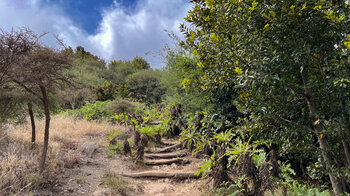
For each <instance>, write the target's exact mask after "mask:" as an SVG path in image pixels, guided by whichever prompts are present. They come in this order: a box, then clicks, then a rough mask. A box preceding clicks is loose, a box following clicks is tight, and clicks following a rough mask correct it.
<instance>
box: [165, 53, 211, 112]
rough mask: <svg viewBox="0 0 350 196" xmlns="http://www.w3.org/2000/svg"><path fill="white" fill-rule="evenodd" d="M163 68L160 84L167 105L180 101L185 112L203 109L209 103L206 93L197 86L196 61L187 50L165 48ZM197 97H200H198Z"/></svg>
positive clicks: (197, 72)
mask: <svg viewBox="0 0 350 196" xmlns="http://www.w3.org/2000/svg"><path fill="white" fill-rule="evenodd" d="M164 61H165V68H164V73H163V75H162V77H161V84H162V85H163V86H164V88H165V90H166V91H165V94H164V100H165V102H166V103H167V104H168V105H176V104H179V103H181V105H182V106H183V110H184V112H185V113H195V112H196V111H199V110H205V106H207V105H208V104H209V103H208V102H209V97H208V93H203V92H202V91H201V89H200V88H199V84H198V82H197V77H199V73H200V71H199V70H198V66H197V61H196V59H195V58H194V57H191V55H190V54H188V52H186V51H185V50H183V49H181V48H178V49H175V50H170V49H167V51H166V55H165V58H164ZM198 97H201V98H200V99H198Z"/></svg>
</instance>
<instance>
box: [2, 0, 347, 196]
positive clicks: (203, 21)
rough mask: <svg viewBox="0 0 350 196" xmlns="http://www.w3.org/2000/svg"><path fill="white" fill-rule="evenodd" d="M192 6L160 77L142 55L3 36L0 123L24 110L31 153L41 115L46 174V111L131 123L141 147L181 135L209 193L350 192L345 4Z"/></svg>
mask: <svg viewBox="0 0 350 196" xmlns="http://www.w3.org/2000/svg"><path fill="white" fill-rule="evenodd" d="M191 2H192V3H193V6H194V7H193V8H192V9H191V10H190V11H189V13H188V16H187V17H186V18H185V20H186V22H187V23H186V24H188V25H190V27H187V26H186V25H182V26H181V30H182V32H183V34H184V36H185V40H183V41H181V42H179V45H178V47H177V48H175V49H169V48H167V49H165V53H166V55H165V57H164V62H165V67H164V68H163V69H161V70H154V69H152V68H151V67H150V65H149V63H148V62H147V61H146V60H145V59H143V58H142V57H138V56H136V57H135V58H134V59H132V60H115V61H111V62H109V63H108V64H106V62H105V61H104V60H102V59H100V58H99V57H97V56H94V55H93V54H91V53H90V52H88V51H85V49H84V48H83V47H81V46H79V47H77V48H76V49H75V50H73V49H72V48H70V47H68V48H64V49H62V50H61V51H55V50H53V49H51V48H48V47H45V46H43V45H41V44H40V42H39V39H40V36H39V35H36V34H35V33H33V32H31V31H30V30H28V29H19V30H17V31H11V32H2V33H1V34H0V44H1V45H0V87H1V89H0V91H1V94H0V108H1V111H2V112H1V113H0V121H1V122H2V123H9V122H10V123H14V122H16V121H19V120H21V119H22V120H23V118H24V117H25V116H26V114H27V113H28V114H29V115H30V117H31V119H32V130H33V138H32V142H33V146H35V123H34V116H38V115H39V114H42V113H43V114H44V115H45V117H46V127H45V141H46V142H45V144H44V150H43V154H42V159H41V162H40V163H41V164H40V172H42V171H43V169H44V165H45V158H46V151H47V147H48V137H49V125H50V114H52V113H58V112H62V113H66V114H68V115H72V116H74V117H75V118H85V119H88V120H100V119H103V118H107V119H109V121H111V122H112V123H120V124H126V125H130V126H132V127H133V129H134V131H136V132H137V133H138V136H137V137H139V138H138V139H137V140H140V137H143V136H145V137H146V136H147V137H148V139H151V138H153V140H157V137H158V136H159V135H160V134H161V135H163V136H168V137H177V136H180V139H181V141H182V142H183V144H184V147H186V148H188V149H189V150H191V151H192V152H193V153H194V154H197V155H198V156H203V157H206V158H207V160H206V161H205V162H204V163H203V164H202V165H201V167H200V168H199V170H198V174H201V175H202V176H203V178H208V179H212V180H213V185H214V189H216V190H214V192H213V194H217V195H228V194H244V195H264V193H265V192H267V191H270V192H272V193H273V192H274V191H275V190H278V189H279V191H281V192H282V193H283V194H289V195H300V194H301V195H305V194H310V195H328V194H330V192H331V191H330V190H332V191H333V192H334V194H335V195H340V194H345V193H350V184H349V182H350V176H349V172H350V152H349V146H350V139H349V138H350V137H349V136H350V113H349V111H350V108H349V101H350V99H349V82H350V81H349V75H350V70H349V63H350V60H349V59H350V57H349V51H350V44H349V43H350V17H349V14H350V7H349V3H348V2H347V1H332V0H311V1H302V0H298V1H289V0H283V1H278V0H269V1H264V0H261V1H258V0H254V1H253V0H242V1H228V0H227V1H221V0H220V1H219V0H205V1H203V0H192V1H191ZM33 73H34V74H33ZM34 113H35V114H34ZM152 121H161V122H162V123H161V124H160V125H158V126H153V127H150V126H148V123H150V122H152ZM113 134H114V133H111V135H110V140H112V139H113ZM136 135H137V134H136ZM143 138H144V137H143ZM141 139H142V138H141ZM135 140H136V136H135ZM134 142H135V143H137V141H134ZM141 142H142V141H141ZM111 149H116V148H115V147H113V146H111ZM143 150H144V149H141V150H140V153H142V152H143ZM136 153H139V149H138V152H136ZM137 156H142V154H137Z"/></svg>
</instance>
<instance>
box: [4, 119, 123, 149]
mask: <svg viewBox="0 0 350 196" xmlns="http://www.w3.org/2000/svg"><path fill="white" fill-rule="evenodd" d="M44 126H45V121H44V120H43V119H41V120H37V121H36V127H37V128H36V130H37V134H36V137H37V139H36V140H37V142H39V143H42V142H43V139H44ZM116 129H123V127H117V126H112V125H110V124H108V123H98V122H94V121H87V120H85V119H78V120H76V121H75V120H74V118H72V117H69V116H64V115H57V116H54V117H52V119H51V124H50V146H52V147H57V146H61V144H62V142H63V141H70V142H80V141H81V139H82V138H83V137H84V136H95V135H100V134H105V133H107V132H108V131H111V130H116ZM8 132H9V134H10V136H11V137H13V138H15V139H19V140H22V139H24V140H25V141H30V139H31V134H32V133H31V128H30V124H28V123H27V124H24V125H19V126H16V127H11V129H10V130H9V131H8Z"/></svg>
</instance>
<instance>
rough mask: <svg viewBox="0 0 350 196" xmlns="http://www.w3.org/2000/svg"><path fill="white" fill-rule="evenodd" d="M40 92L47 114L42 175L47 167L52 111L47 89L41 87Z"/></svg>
mask: <svg viewBox="0 0 350 196" xmlns="http://www.w3.org/2000/svg"><path fill="white" fill-rule="evenodd" d="M40 90H41V93H42V96H43V97H42V102H43V104H44V112H45V134H44V147H43V152H42V155H41V160H40V166H39V173H42V172H43V171H44V167H45V161H46V154H47V149H48V146H49V131H50V109H49V100H48V95H47V91H46V88H45V87H43V86H40Z"/></svg>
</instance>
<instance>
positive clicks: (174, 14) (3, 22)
mask: <svg viewBox="0 0 350 196" xmlns="http://www.w3.org/2000/svg"><path fill="white" fill-rule="evenodd" d="M189 6H190V5H189V4H188V3H187V1H186V0H161V1H159V0H139V1H138V2H137V3H136V7H135V8H133V9H132V11H130V10H127V8H125V7H123V6H120V5H119V4H118V2H117V1H115V3H114V5H112V6H111V7H109V8H106V9H104V10H102V11H101V15H102V20H101V22H100V24H99V26H98V27H97V29H98V30H97V32H96V34H92V35H89V34H88V33H87V32H86V31H84V30H83V29H81V28H80V27H79V26H77V25H76V24H75V23H74V22H73V20H71V19H70V18H69V17H68V15H67V14H66V13H64V11H63V10H62V9H61V8H60V7H57V6H55V5H52V4H47V3H43V2H42V0H30V1H25V0H1V1H0V26H1V28H3V29H5V30H9V29H10V28H12V27H22V26H28V27H29V28H31V29H32V30H33V31H35V32H37V33H42V32H51V33H54V34H58V35H60V36H61V37H62V38H64V40H65V41H66V43H67V44H68V45H71V46H72V47H75V46H77V45H82V46H84V47H85V48H86V49H87V50H88V51H91V52H92V53H93V54H96V55H98V56H100V57H102V58H104V59H106V60H107V61H109V60H112V59H131V58H133V57H134V56H136V55H139V56H144V57H145V58H146V59H147V60H148V61H149V62H150V63H151V64H152V66H153V67H160V62H161V61H160V60H159V57H157V58H154V57H153V56H145V55H144V54H145V53H146V52H153V53H157V52H158V51H160V50H161V49H162V47H163V46H164V44H166V43H171V39H170V38H169V37H168V35H167V32H165V31H164V30H165V29H166V30H169V31H172V32H174V33H175V34H178V35H180V33H179V29H178V26H179V23H180V22H182V21H183V17H184V16H185V15H186V13H187V10H188V9H189V8H190V7H189ZM45 42H46V43H47V44H50V45H52V44H53V43H54V41H53V39H48V38H47V39H45Z"/></svg>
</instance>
